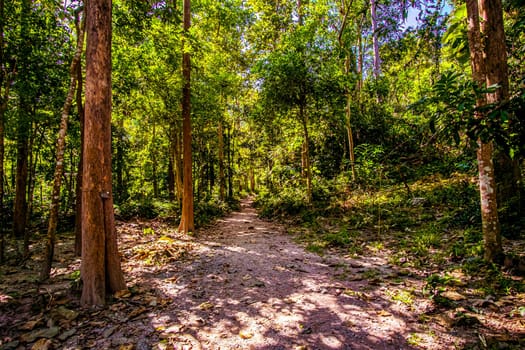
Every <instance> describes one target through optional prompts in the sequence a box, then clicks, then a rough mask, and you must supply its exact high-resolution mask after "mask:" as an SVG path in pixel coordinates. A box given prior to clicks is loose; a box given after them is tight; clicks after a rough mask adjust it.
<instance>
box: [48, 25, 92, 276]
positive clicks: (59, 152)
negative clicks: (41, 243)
mask: <svg viewBox="0 0 525 350" xmlns="http://www.w3.org/2000/svg"><path fill="white" fill-rule="evenodd" d="M84 23H85V21H82V24H81V25H80V26H79V31H78V33H77V49H76V52H75V55H74V56H73V60H72V61H71V67H70V70H69V74H70V78H69V89H68V93H67V96H66V101H65V102H64V106H63V107H62V113H61V117H60V130H59V132H58V139H57V146H56V165H55V174H54V178H53V190H52V193H51V204H50V207H49V222H48V227H47V241H46V253H45V258H44V262H43V264H42V271H41V274H40V279H41V280H46V279H48V278H49V274H50V272H51V265H52V262H53V255H54V249H55V241H56V230H57V223H58V208H59V206H60V187H61V185H62V175H63V174H62V173H63V171H64V151H65V148H66V134H67V126H68V119H69V112H70V110H71V105H72V104H73V98H74V95H75V90H76V87H77V71H78V69H77V66H78V65H79V64H80V59H81V58H82V50H83V46H84Z"/></svg>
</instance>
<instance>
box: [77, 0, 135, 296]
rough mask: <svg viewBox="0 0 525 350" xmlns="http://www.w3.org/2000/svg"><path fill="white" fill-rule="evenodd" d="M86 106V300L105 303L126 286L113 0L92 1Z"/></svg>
mask: <svg viewBox="0 0 525 350" xmlns="http://www.w3.org/2000/svg"><path fill="white" fill-rule="evenodd" d="M86 5H87V6H86V32H87V48H86V109H85V125H84V127H85V130H84V131H85V134H84V137H85V139H84V159H83V168H84V169H83V170H84V171H83V178H82V265H81V276H82V280H83V289H82V296H81V298H80V303H81V305H83V306H95V305H103V304H104V303H105V297H106V293H111V292H116V291H118V290H122V289H125V288H126V284H125V281H124V276H123V274H122V270H121V267H120V258H119V253H118V248H117V235H116V230H115V218H114V214H113V195H112V184H111V0H90V1H88V2H87V4H86Z"/></svg>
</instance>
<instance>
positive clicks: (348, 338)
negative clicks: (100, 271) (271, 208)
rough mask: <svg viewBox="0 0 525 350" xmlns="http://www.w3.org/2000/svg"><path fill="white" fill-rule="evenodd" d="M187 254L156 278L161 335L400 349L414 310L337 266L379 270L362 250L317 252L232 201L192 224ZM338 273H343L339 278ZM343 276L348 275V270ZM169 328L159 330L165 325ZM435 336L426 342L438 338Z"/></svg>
mask: <svg viewBox="0 0 525 350" xmlns="http://www.w3.org/2000/svg"><path fill="white" fill-rule="evenodd" d="M196 243H197V245H198V246H197V247H196V249H195V250H194V251H193V253H194V256H193V257H194V259H192V260H193V262H192V263H191V264H182V265H179V264H175V265H172V267H173V270H172V272H173V274H171V273H170V271H164V273H163V274H162V275H161V276H160V278H158V279H156V280H155V284H156V288H158V290H160V291H162V293H163V294H164V296H166V297H168V298H172V299H173V300H174V302H173V303H172V304H171V305H170V307H168V308H166V309H165V310H163V312H162V313H160V314H158V315H156V319H155V320H152V322H153V326H154V327H155V328H156V329H162V330H165V329H170V327H172V328H171V330H172V331H173V333H171V334H170V335H169V337H170V342H172V343H174V344H179V345H182V344H186V343H191V344H192V346H193V348H203V349H294V348H297V349H400V348H403V349H407V348H410V345H408V344H407V341H406V339H407V336H408V335H409V334H410V333H411V332H412V331H413V328H414V323H416V322H417V316H414V315H413V312H411V313H404V311H406V310H403V309H404V308H403V307H401V308H400V307H395V306H394V307H393V305H391V304H392V302H390V301H387V300H385V294H384V288H387V286H384V287H378V286H375V287H374V288H373V289H371V290H366V289H367V286H368V283H367V282H364V281H363V280H362V278H355V281H353V282H348V281H347V282H342V281H339V280H337V279H335V278H334V276H338V275H340V273H341V271H342V268H344V273H345V274H346V275H348V274H349V273H350V274H351V273H353V272H356V271H357V272H358V273H363V272H366V271H371V270H370V269H374V271H382V272H383V273H392V271H389V270H388V268H387V267H385V266H386V265H387V264H386V262H385V261H383V260H381V259H378V258H373V257H370V258H368V259H367V261H366V262H365V261H357V260H354V261H352V262H347V261H343V260H341V259H335V258H333V259H329V258H321V257H319V256H318V255H314V254H311V253H308V252H305V251H304V250H303V249H302V248H301V247H300V246H298V245H296V244H295V243H293V242H292V240H291V237H290V236H289V235H287V234H285V230H284V229H283V227H281V226H279V225H276V224H274V223H270V222H266V221H262V220H260V219H258V218H257V215H256V212H255V210H254V209H253V208H252V207H251V203H250V201H249V200H246V201H244V202H243V203H242V210H241V211H240V212H234V213H232V214H231V215H229V216H228V217H226V218H224V219H222V220H219V221H217V222H216V223H215V224H214V225H213V226H211V227H209V228H207V229H206V230H204V231H200V232H199V236H198V239H197V241H196ZM346 279H347V280H348V278H346ZM350 279H351V278H350ZM174 324H175V325H176V326H175V327H174V328H173V325H174ZM168 333H169V332H168ZM439 346H440V345H439V344H436V347H439Z"/></svg>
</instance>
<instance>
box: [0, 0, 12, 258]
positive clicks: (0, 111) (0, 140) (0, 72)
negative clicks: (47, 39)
mask: <svg viewBox="0 0 525 350" xmlns="http://www.w3.org/2000/svg"><path fill="white" fill-rule="evenodd" d="M4 8H5V6H4V0H0V226H1V228H0V263H2V262H3V261H4V251H5V237H4V235H5V232H4V227H5V225H6V222H5V215H4V154H5V141H4V137H5V135H4V134H5V132H4V129H5V127H4V125H5V124H4V115H5V112H6V111H7V100H8V98H9V86H10V85H11V84H7V83H6V81H7V77H6V75H7V74H6V64H5V57H4V26H5V23H4V22H5V13H4Z"/></svg>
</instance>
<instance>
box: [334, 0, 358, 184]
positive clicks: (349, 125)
mask: <svg viewBox="0 0 525 350" xmlns="http://www.w3.org/2000/svg"><path fill="white" fill-rule="evenodd" d="M351 6H352V1H350V3H349V4H346V3H345V1H342V2H341V9H340V12H341V14H343V19H342V21H341V28H339V35H338V41H339V47H341V49H343V50H344V51H345V53H346V55H345V60H344V67H343V70H344V73H345V76H346V78H347V79H350V60H351V57H352V56H351V51H350V50H349V49H347V48H345V43H344V41H343V33H344V31H345V29H346V23H347V21H348V14H349V13H350V8H351ZM345 96H346V107H345V116H346V118H345V127H346V134H347V138H348V156H349V160H350V168H351V170H352V180H353V181H355V180H356V171H355V156H354V137H353V136H352V123H351V117H352V110H351V109H350V106H351V105H350V103H351V102H352V94H351V92H350V89H349V88H348V87H345Z"/></svg>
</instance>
